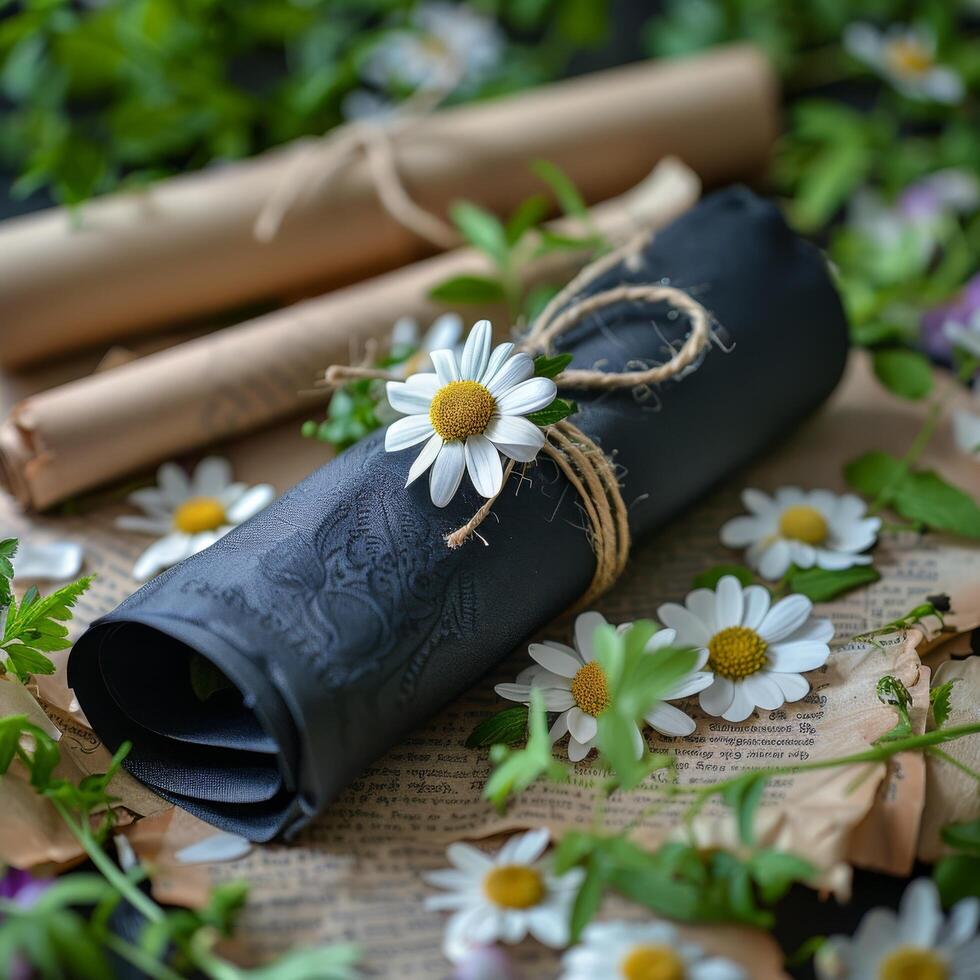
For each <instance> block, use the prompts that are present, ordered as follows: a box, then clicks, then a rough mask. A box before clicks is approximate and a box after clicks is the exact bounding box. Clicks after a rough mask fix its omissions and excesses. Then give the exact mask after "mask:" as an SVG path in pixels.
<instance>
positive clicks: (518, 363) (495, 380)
mask: <svg viewBox="0 0 980 980" xmlns="http://www.w3.org/2000/svg"><path fill="white" fill-rule="evenodd" d="M498 350H499V348H498ZM533 376H534V361H533V359H532V358H531V355H530V354H525V353H524V352H523V351H521V352H520V353H518V354H515V355H514V356H513V357H511V358H509V359H508V360H506V361H504V362H503V363H502V364H501V366H500V367H498V368H497V370H496V371H495V372H494V374H493V375H492V376H491V378H490V380H489V381H488V382H487V390H488V391H489V392H490V394H491V395H493V397H494V398H498V399H499V398H501V397H502V396H503V395H505V394H506V393H507V392H508V391H510V390H511V389H512V388H514V387H516V386H517V385H519V384H521V383H522V382H523V381H527V380H528V379H530V378H531V377H533Z"/></svg>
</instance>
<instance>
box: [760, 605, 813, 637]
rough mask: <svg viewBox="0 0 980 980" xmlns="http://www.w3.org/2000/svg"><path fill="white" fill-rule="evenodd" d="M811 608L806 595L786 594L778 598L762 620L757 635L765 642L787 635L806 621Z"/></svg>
mask: <svg viewBox="0 0 980 980" xmlns="http://www.w3.org/2000/svg"><path fill="white" fill-rule="evenodd" d="M812 609H813V603H812V602H810V600H809V599H807V597H806V596H802V595H788V596H786V598H785V599H780V600H779V602H777V603H776V605H774V606H773V607H772V609H770V610H769V612H768V613H766V617H765V619H763V620H762V625H761V626H760V627H759V636H761V637H762V638H763V639H764V640H765V641H766V643H775V642H776V641H777V640H781V639H783V638H784V637H787V636H789V635H790V633H792V632H793V631H794V630H797V629H799V628H800V627H801V626H802V625H803V624H804V623H805V622H806V621H807V618H808V617H809V615H810V611H811V610H812Z"/></svg>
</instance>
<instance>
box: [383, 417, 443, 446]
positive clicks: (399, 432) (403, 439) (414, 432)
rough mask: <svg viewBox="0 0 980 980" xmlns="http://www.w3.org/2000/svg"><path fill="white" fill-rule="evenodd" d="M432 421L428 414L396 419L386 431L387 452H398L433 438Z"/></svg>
mask: <svg viewBox="0 0 980 980" xmlns="http://www.w3.org/2000/svg"><path fill="white" fill-rule="evenodd" d="M433 431H434V430H433V428H432V423H431V422H430V421H429V416H428V415H406V416H405V417H404V418H401V419H396V420H395V421H394V422H392V423H391V425H389V426H388V429H387V431H386V432H385V452H389V453H397V452H400V451H401V450H402V449H408V448H409V447H411V446H417V445H418V444H419V443H420V442H424V441H425V440H426V439H431V438H432V433H433Z"/></svg>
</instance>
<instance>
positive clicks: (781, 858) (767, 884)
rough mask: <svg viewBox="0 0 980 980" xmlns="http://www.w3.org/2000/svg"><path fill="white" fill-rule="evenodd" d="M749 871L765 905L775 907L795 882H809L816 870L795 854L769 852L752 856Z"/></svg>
mask: <svg viewBox="0 0 980 980" xmlns="http://www.w3.org/2000/svg"><path fill="white" fill-rule="evenodd" d="M749 869H750V871H751V873H752V878H753V879H754V881H755V883H756V885H757V886H758V888H759V894H760V897H761V898H762V900H763V902H765V903H766V904H767V905H775V903H776V902H778V901H779V900H780V899H781V898H782V897H783V896H784V895H785V894H786V892H788V891H789V889H790V887H791V886H792V885H793V884H794V883H795V882H797V881H800V882H806V881H810V880H811V879H812V878H813V877H814V876H815V875H816V873H817V869H816V868H815V867H814V866H813V865H812V864H810V862H809V861H804V860H803V859H802V858H798V857H797V856H796V855H795V854H787V853H786V852H784V851H770V850H762V851H757V852H756V853H755V854H753V855H752V857H751V859H750V860H749Z"/></svg>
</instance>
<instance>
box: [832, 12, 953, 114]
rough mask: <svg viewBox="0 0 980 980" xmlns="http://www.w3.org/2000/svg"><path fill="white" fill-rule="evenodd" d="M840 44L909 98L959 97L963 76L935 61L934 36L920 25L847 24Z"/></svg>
mask: <svg viewBox="0 0 980 980" xmlns="http://www.w3.org/2000/svg"><path fill="white" fill-rule="evenodd" d="M844 48H845V49H846V50H847V52H848V53H849V54H850V55H851V56H852V57H854V58H856V59H857V60H858V61H863V62H864V64H866V65H867V66H868V67H869V68H871V69H873V70H874V71H875V72H877V73H878V74H879V75H881V76H882V77H883V78H885V79H886V80H887V81H889V82H891V84H892V85H893V86H894V87H895V89H896V90H897V91H899V92H901V93H902V94H903V95H905V96H908V98H910V99H918V100H921V101H926V102H943V103H947V104H950V105H952V104H955V103H957V102H961V101H962V100H963V95H964V93H965V91H966V88H965V86H964V84H963V79H962V78H960V76H959V75H958V74H957V73H956V72H955V71H953V69H952V68H948V67H946V66H944V65H940V64H938V63H937V61H936V38H935V37H934V36H933V34H932V33H931V32H930V31H929V30H927V29H926V28H924V27H907V26H906V27H903V26H900V25H893V26H892V27H890V28H889V29H888V30H887V31H880V30H878V28H876V27H874V26H873V25H871V24H864V23H857V24H851V25H850V26H849V27H848V28H847V29H846V30H845V31H844Z"/></svg>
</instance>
